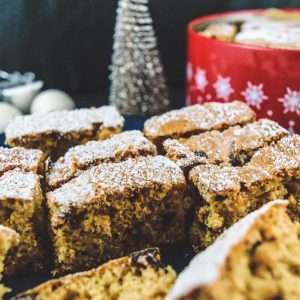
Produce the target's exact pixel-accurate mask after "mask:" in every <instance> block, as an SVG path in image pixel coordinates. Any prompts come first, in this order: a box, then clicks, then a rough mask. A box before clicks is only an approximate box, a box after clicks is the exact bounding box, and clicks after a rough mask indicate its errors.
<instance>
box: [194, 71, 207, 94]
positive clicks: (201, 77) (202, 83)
mask: <svg viewBox="0 0 300 300" xmlns="http://www.w3.org/2000/svg"><path fill="white" fill-rule="evenodd" d="M195 82H196V86H197V88H198V90H200V91H201V92H204V91H205V87H206V86H207V84H208V81H207V78H206V71H205V70H203V69H197V72H196V75H195Z"/></svg>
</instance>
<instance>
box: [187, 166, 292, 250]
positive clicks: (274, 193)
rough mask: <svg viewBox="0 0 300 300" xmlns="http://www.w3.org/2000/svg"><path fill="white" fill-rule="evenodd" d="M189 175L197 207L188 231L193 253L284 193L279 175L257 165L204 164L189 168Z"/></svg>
mask: <svg viewBox="0 0 300 300" xmlns="http://www.w3.org/2000/svg"><path fill="white" fill-rule="evenodd" d="M189 177H190V180H191V182H192V183H193V185H194V186H195V198H196V206H197V207H196V212H195V216H194V221H193V224H192V227H191V232H190V236H191V241H192V245H193V248H194V250H195V251H196V252H199V251H201V250H203V249H205V248H206V247H207V246H209V245H210V244H211V243H213V242H214V240H215V239H216V238H217V237H218V236H219V235H220V234H221V233H222V232H223V231H224V230H225V229H227V228H229V227H230V226H231V225H233V224H234V223H236V222H237V221H238V220H239V219H241V218H242V217H244V216H246V215H247V214H248V213H249V212H251V211H254V210H255V209H257V208H259V207H261V206H262V205H263V204H264V203H265V202H268V201H271V200H274V199H284V198H285V196H286V194H287V190H286V188H285V187H284V184H283V182H282V179H281V178H280V177H277V176H275V175H273V174H272V173H271V172H269V171H268V170H267V169H264V168H261V167H258V166H257V167H254V166H243V167H232V166H217V165H209V164H207V165H201V166H197V167H195V168H194V169H192V171H191V172H190V174H189Z"/></svg>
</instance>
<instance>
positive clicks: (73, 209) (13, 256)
mask: <svg viewBox="0 0 300 300" xmlns="http://www.w3.org/2000/svg"><path fill="white" fill-rule="evenodd" d="M123 125H124V119H123V118H122V116H120V115H119V113H118V112H117V110H116V109H115V108H113V107H102V108H98V109H81V110H75V111H71V112H55V113H48V114H41V115H34V116H25V117H17V118H16V119H15V120H14V121H12V122H11V123H10V125H9V126H8V128H7V132H6V142H7V144H8V145H10V146H13V148H0V199H1V202H0V224H2V225H4V226H7V227H9V228H11V229H12V230H15V231H16V232H17V233H16V234H17V235H18V237H17V238H15V239H16V240H18V243H17V242H14V243H13V246H12V247H11V249H10V250H9V251H8V254H7V257H6V259H5V267H4V273H5V274H6V275H8V276H13V275H16V274H20V273H22V274H28V273H29V272H41V271H44V270H45V271H47V270H52V271H53V273H54V274H58V275H64V274H71V273H75V272H81V271H87V272H84V273H80V274H77V275H72V276H66V277H62V278H61V279H58V280H56V281H50V282H49V283H46V284H44V285H42V286H40V287H38V288H36V289H33V290H31V291H28V292H25V293H24V294H22V295H19V296H18V297H17V299H49V298H47V297H49V295H50V294H53V293H56V295H57V297H56V298H53V299H66V297H67V298H68V297H69V298H70V297H75V296H76V297H78V298H76V297H75V298H76V299H112V298H113V299H127V298H130V297H129V294H128V291H127V290H128V289H131V290H132V293H133V294H132V295H140V296H136V297H134V299H164V298H165V297H166V295H167V293H168V292H169V291H170V290H171V288H172V286H173V285H174V282H175V277H176V276H175V273H174V271H173V270H172V268H171V267H164V266H162V264H161V262H160V261H159V252H158V250H157V249H156V248H153V247H159V248H162V249H174V248H176V247H180V246H181V245H183V244H188V243H190V244H191V245H192V247H193V249H194V251H195V253H198V252H200V251H202V250H204V249H206V248H207V247H208V249H207V250H206V251H209V249H210V248H211V247H215V248H217V249H218V251H220V252H222V247H223V246H224V247H225V248H226V247H227V248H228V247H229V246H228V245H227V244H226V242H225V243H220V242H219V244H218V246H214V245H215V244H214V242H215V240H216V239H217V240H219V239H223V237H220V236H223V235H224V234H225V236H226V232H225V233H224V231H226V230H227V229H228V228H230V229H229V231H230V230H231V232H232V230H234V229H233V228H236V227H234V226H237V224H239V223H240V222H242V223H241V224H243V222H244V223H247V224H248V225H249V224H250V225H251V226H252V227H253V228H254V229H257V226H256V225H255V226H254V225H253V224H254V223H253V222H254V221H253V220H254V219H255V220H257V222H259V220H260V217H261V216H262V215H265V214H267V215H268V214H269V212H270V213H271V212H272V214H278V220H276V222H277V223H278V222H279V221H280V220H281V219H280V216H282V215H283V217H282V218H283V220H285V221H286V222H287V224H291V225H289V226H290V227H291V228H294V227H295V229H291V230H294V231H295V232H296V231H297V230H298V227H297V226H298V225H294V224H297V223H298V221H299V220H300V208H299V206H300V205H299V203H300V183H299V179H300V136H298V135H293V136H291V135H289V133H288V132H287V131H286V130H285V129H284V128H282V127H281V126H280V125H278V124H277V123H275V122H273V121H271V120H267V119H261V120H258V121H256V116H255V113H254V112H253V111H252V110H251V109H250V108H249V107H248V106H247V105H245V104H244V103H242V102H239V101H234V102H231V103H226V104H220V103H215V102H211V103H206V104H204V105H195V106H190V107H186V108H183V109H180V110H175V111H170V112H168V113H165V114H163V115H161V116H155V117H152V118H150V119H149V120H148V121H146V123H145V126H144V133H142V132H140V131H137V130H133V131H124V132H121V131H122V127H123ZM276 199H287V200H288V201H277V202H276ZM274 200H275V201H274ZM273 207H274V208H273ZM278 207H280V209H279V208H278ZM259 210H262V211H263V213H256V212H254V211H259ZM252 212H254V214H255V216H257V217H255V218H254V217H252V218H251V220H252V221H251V222H250V223H249V222H246V221H244V218H249V216H251V213H252ZM258 216H259V217H258ZM275 219H276V218H275ZM270 222H271V221H270ZM272 222H273V221H272ZM274 222H275V221H274ZM276 222H275V223H276ZM282 222H283V221H282ZM289 222H290V223H289ZM293 222H294V223H293ZM277 223H276V226H278V227H279V228H281V227H280V226H281V225H280V224H279V223H278V224H277ZM250 225H249V226H248V227H247V230H246V229H245V230H244V231H243V232H242V233H241V234H240V235H239V237H238V238H236V239H235V240H234V241H236V243H237V244H238V243H243V242H244V238H245V236H248V232H250V231H251V232H252V231H254V229H253V230H252V229H251V228H252V227H251V226H250ZM232 226H233V227H232ZM276 226H275V225H274V227H276ZM293 226H294V227H293ZM296 227H297V228H296ZM266 230H267V229H266ZM297 234H298V233H297ZM295 236H296V235H295ZM295 236H294V239H295V240H296V241H297V242H295V244H296V245H297V246H298V245H300V242H299V234H298V235H297V237H295ZM276 238H277V235H276ZM274 239H275V238H274ZM283 242H284V239H283ZM215 243H218V241H217V242H215ZM261 243H265V236H263V237H262V238H261ZM211 244H213V245H211ZM210 245H211V246H210ZM230 245H231V246H232V247H233V245H236V244H234V243H233V242H232V240H231V244H230ZM276 245H277V244H276ZM225 248H224V249H225ZM227 248H226V249H227ZM143 249H146V250H143ZM213 249H214V248H213ZM299 250H300V248H299ZM135 251H139V252H135ZM211 251H212V252H213V251H214V250H211ZM224 251H225V250H224ZM226 251H227V252H226V253H227V254H228V255H227V254H226V255H227V256H228V257H227V256H226V255H224V256H223V257H222V259H223V261H224V262H226V259H227V258H228V259H229V258H230V257H231V248H230V249H229V248H228V249H227V250H226ZM131 253H133V254H131ZM203 253H205V252H203ZM241 253H244V252H241ZM299 253H300V252H299ZM127 255H129V256H127ZM200 255H202V254H200ZM240 255H242V254H240ZM297 256H298V260H299V261H300V254H297ZM120 257H123V258H120ZM204 257H206V256H205V255H204ZM207 257H208V258H209V259H211V260H212V262H211V264H212V265H215V264H216V262H214V258H212V257H211V255H209V254H208V255H207ZM196 258H197V256H196ZM196 258H195V259H196ZM111 259H116V260H112V261H111V262H108V261H109V260H111ZM209 259H208V260H209ZM216 259H217V258H216ZM219 260H220V259H219ZM200 261H201V262H202V261H203V259H200ZM106 262H108V263H106ZM103 263H106V264H105V265H103V266H100V267H99V265H101V264H103ZM194 265H196V267H195V266H194ZM219 265H220V267H221V266H223V265H222V264H221V263H219ZM96 267H98V268H97V269H94V270H92V271H90V270H91V269H93V268H96ZM190 267H191V268H192V269H193V270H194V271H193V272H196V274H198V273H199V274H200V275H199V274H198V275H199V276H198V275H197V276H198V277H199V278H201V276H204V275H203V274H204V273H205V267H206V266H203V268H204V269H203V270H202V271H201V264H199V263H197V264H193V263H192V265H191V266H190ZM209 267H210V266H209V265H208V268H209ZM297 267H299V270H300V264H298V265H297ZM232 269H233V268H232ZM107 272H109V274H110V275H108V274H107ZM186 272H187V271H186ZM201 272H202V273H201ZM203 272H204V273H203ZM111 274H114V275H113V276H112V275H111ZM201 274H202V275H201ZM299 274H300V272H299ZM299 274H298V275H297V276H296V275H295V276H294V277H295V278H293V280H295V281H296V282H298V284H300V275H299ZM107 276H108V277H107ZM197 276H196V277H197ZM208 276H209V275H208ZM222 276H223V275H222ZM222 276H221V275H220V276H217V275H216V276H215V277H214V280H211V281H210V283H211V284H213V283H214V282H215V281H216V280H217V279H216V278H219V277H220V278H221V279H222V278H223V277H222ZM106 277H107V278H106ZM185 277H188V276H185ZM100 278H101V280H100ZM180 278H181V277H179V279H180ZM243 278H244V281H245V282H246V281H247V280H249V278H248V277H245V276H244V277H243ZM221 279H220V280H221ZM184 280H186V281H187V282H188V279H187V278H185V279H184ZM191 280H192V282H193V284H187V285H186V287H187V288H186V290H184V289H183V288H182V283H181V281H183V280H182V279H180V280H179V282H178V283H177V282H176V283H175V288H174V290H173V291H172V292H171V293H170V295H169V296H168V297H169V298H170V299H181V298H182V299H185V297H186V299H231V298H226V297H227V296H225V295H227V294H226V293H225V290H224V291H223V292H224V298H222V297H221V296H220V295H222V294H220V293H223V292H222V290H221V292H220V291H219V290H218V289H216V290H218V293H217V292H216V293H215V294H213V293H212V292H211V291H210V290H208V291H207V292H206V293H207V295H206V294H205V293H204V292H203V291H202V287H203V285H204V284H206V281H205V280H204V283H203V282H202V281H201V280H198V281H197V280H195V278H194V279H193V276H191ZM193 280H194V281H193ZM297 280H298V281H297ZM156 281H157V283H154V282H156ZM228 281H230V279H228ZM275 281H276V280H275ZM132 282H135V284H134V285H132V284H133V283H132ZM218 284H219V283H218ZM222 284H224V285H225V283H224V282H222ZM222 284H220V286H221V285H222ZM226 284H227V288H228V286H229V283H228V282H227V283H226ZM230 284H231V283H230ZM147 285H148V286H149V288H148V289H147V288H145V286H147ZM180 285H181V286H180ZM66 286H67V288H66ZM112 286H113V287H114V289H113V288H112ZM177 286H179V287H177ZM57 287H60V288H59V289H58V288H57ZM78 287H80V288H78ZM150 287H151V288H150ZM222 288H223V287H222ZM236 288H237V287H236V285H232V287H231V289H232V293H234V290H235V289H236ZM77 289H78V290H77ZM204 289H205V291H206V288H204ZM220 289H221V288H220ZM100 290H101V293H103V294H101V293H100ZM178 290H180V292H178ZM183 290H184V291H183ZM212 290H214V289H212ZM126 291H127V292H126ZM193 291H197V292H195V293H194V292H193ZM227 292H228V291H227ZM276 292H277V291H276ZM97 293H98V294H97ZM99 293H100V294H101V295H103V296H101V297H100V298H97V296H96V295H100V294H99ZM134 293H136V294H134ZM228 293H229V292H228ZM243 293H244V291H243ZM245 293H246V292H245ZM295 293H296V292H295ZM229 294H230V293H229ZM229 294H228V295H229ZM275 294H276V293H275ZM275 294H274V295H275ZM199 295H200V296H199ZM236 295H237V296H236V297H237V298H232V299H248V298H247V297H246V298H238V295H239V294H238V292H237V294H236ZM272 295H273V294H272ZM278 295H279V296H280V297H281V298H278V299H288V298H285V297H286V295H284V294H281V293H279V292H278V293H277V294H276V295H275V296H278ZM296 295H297V296H299V297H300V291H299V293H298V294H297V293H296ZM275 296H274V297H275ZM279 296H278V297H279ZM53 297H54V296H53ZM201 297H202V298H201ZM209 297H211V298H209ZM213 297H215V298H213ZM218 297H219V298H218ZM228 297H229V296H228ZM274 297H273V298H272V297H271V298H257V299H277V298H274ZM69 298H68V299H69ZM72 299H73V298H72ZM249 299H250V298H249ZM251 299H252V298H251ZM253 299H254V298H253ZM289 299H292V298H289ZM295 299H296V298H295Z"/></svg>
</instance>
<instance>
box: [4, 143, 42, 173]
mask: <svg viewBox="0 0 300 300" xmlns="http://www.w3.org/2000/svg"><path fill="white" fill-rule="evenodd" d="M42 159H43V152H42V151H40V150H33V149H25V148H21V147H15V148H3V147H0V174H1V173H4V172H6V171H8V170H12V169H17V168H18V169H21V170H22V171H26V172H30V171H32V172H34V173H36V172H37V170H38V166H39V164H40V162H41V161H42Z"/></svg>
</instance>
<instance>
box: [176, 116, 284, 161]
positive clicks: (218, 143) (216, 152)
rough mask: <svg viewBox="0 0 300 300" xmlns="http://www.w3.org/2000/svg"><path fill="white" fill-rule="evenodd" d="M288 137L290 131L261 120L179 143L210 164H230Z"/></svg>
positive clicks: (206, 133)
mask: <svg viewBox="0 0 300 300" xmlns="http://www.w3.org/2000/svg"><path fill="white" fill-rule="evenodd" d="M287 135H288V131H287V130H286V129H284V128H283V127H281V126H280V125H279V124H277V123H276V122H274V121H271V120H268V119H261V120H259V121H257V122H254V123H250V124H246V125H245V126H243V127H241V126H235V127H231V128H229V129H227V130H225V131H223V132H220V131H216V130H213V131H209V132H204V133H201V134H199V135H193V136H191V137H189V138H187V139H179V142H180V143H181V144H183V145H185V146H187V147H188V149H189V150H190V151H192V152H194V153H195V154H198V155H199V156H201V155H202V157H206V158H207V159H208V161H209V162H210V163H218V162H229V161H230V159H232V156H237V155H238V154H239V153H242V152H246V153H247V152H250V151H253V150H256V149H259V148H261V147H263V146H265V145H266V144H267V143H270V142H272V141H274V140H278V139H280V138H282V137H284V136H287Z"/></svg>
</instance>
